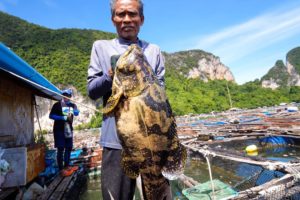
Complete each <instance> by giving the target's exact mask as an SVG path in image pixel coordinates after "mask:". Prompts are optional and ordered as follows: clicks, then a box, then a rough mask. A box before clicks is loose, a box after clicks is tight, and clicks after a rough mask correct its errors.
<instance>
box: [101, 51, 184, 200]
mask: <svg viewBox="0 0 300 200" xmlns="http://www.w3.org/2000/svg"><path fill="white" fill-rule="evenodd" d="M103 111H104V114H106V115H111V114H114V115H115V118H116V126H117V131H118V134H119V138H120V141H121V144H122V147H123V151H122V163H121V164H122V167H123V169H124V171H125V173H126V175H127V176H129V177H130V178H136V177H138V175H139V174H141V176H142V179H143V184H144V190H145V193H146V197H145V198H146V199H153V197H154V195H155V196H156V195H157V194H155V193H157V189H158V188H159V186H161V185H163V184H166V182H167V180H166V179H165V178H164V177H163V176H162V170H164V171H168V172H171V173H172V172H174V171H183V167H184V165H185V160H186V149H185V148H184V147H183V146H182V145H181V144H180V142H179V139H178V136H177V132H176V123H175V118H174V116H173V114H172V110H171V107H170V104H169V102H168V100H167V97H166V93H165V89H164V88H162V87H161V86H160V85H159V83H158V80H157V78H156V77H155V75H154V73H153V71H152V68H151V66H150V65H149V64H148V62H147V59H146V57H145V56H144V54H143V51H142V49H141V48H140V47H138V46H137V45H131V46H130V47H129V48H128V50H127V51H126V52H125V53H124V54H123V55H122V56H121V57H120V58H119V60H118V62H117V64H116V68H115V75H114V79H113V86H112V95H111V97H110V98H109V99H108V102H107V104H106V106H105V107H104V109H103Z"/></svg>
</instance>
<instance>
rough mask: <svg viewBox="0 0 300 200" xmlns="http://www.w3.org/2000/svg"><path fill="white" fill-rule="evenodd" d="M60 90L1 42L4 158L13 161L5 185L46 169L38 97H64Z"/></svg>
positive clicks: (0, 140)
mask: <svg viewBox="0 0 300 200" xmlns="http://www.w3.org/2000/svg"><path fill="white" fill-rule="evenodd" d="M59 94H61V91H60V90H59V89H58V88H57V87H56V86H54V85H53V84H52V83H50V82H49V81H48V80H47V79H46V78H45V77H43V76H42V75H41V74H40V73H38V72H37V71H36V70H35V69H34V68H33V67H31V66H30V65H29V64H28V63H26V62H25V61H24V60H22V59H21V58H20V57H18V56H17V55H16V54H15V53H14V52H13V51H11V50H10V49H9V48H8V47H6V46H5V45H4V44H2V43H0V147H1V149H0V155H1V152H4V153H3V155H2V156H1V157H0V159H2V160H5V161H7V162H8V163H9V165H10V170H9V172H8V173H7V174H6V175H5V177H4V178H5V180H4V182H3V183H2V186H1V185H0V186H1V187H2V188H5V187H14V186H21V185H26V184H27V183H28V182H30V181H31V180H33V179H34V178H35V177H36V176H37V175H38V173H40V172H41V171H43V170H44V168H45V163H44V157H45V151H44V147H43V146H42V145H36V144H35V142H34V112H35V97H36V96H41V97H44V98H48V99H53V100H60V99H61V97H60V95H59ZM0 167H1V166H0ZM0 175H1V174H0ZM2 178H3V177H2ZM0 179H1V177H0ZM0 183H1V181H0Z"/></svg>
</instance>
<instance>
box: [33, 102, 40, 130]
mask: <svg viewBox="0 0 300 200" xmlns="http://www.w3.org/2000/svg"><path fill="white" fill-rule="evenodd" d="M34 108H35V112H36V118H37V121H38V124H39V128H40V131H41V134H42V127H41V124H40V118H39V113H38V110H37V104H36V99H35V97H34Z"/></svg>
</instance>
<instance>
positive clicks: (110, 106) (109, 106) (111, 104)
mask: <svg viewBox="0 0 300 200" xmlns="http://www.w3.org/2000/svg"><path fill="white" fill-rule="evenodd" d="M122 96H123V91H122V90H120V91H119V92H118V93H116V94H115V95H112V96H110V97H109V99H108V100H107V103H106V105H105V107H104V108H103V114H108V113H110V112H112V111H113V110H114V109H115V107H116V106H117V105H118V103H119V101H120V99H121V97H122Z"/></svg>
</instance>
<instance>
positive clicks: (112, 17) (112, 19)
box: [110, 15, 116, 26]
mask: <svg viewBox="0 0 300 200" xmlns="http://www.w3.org/2000/svg"><path fill="white" fill-rule="evenodd" d="M110 19H111V21H112V23H113V24H114V26H116V23H115V20H114V16H113V15H112V16H111V18H110Z"/></svg>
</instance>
